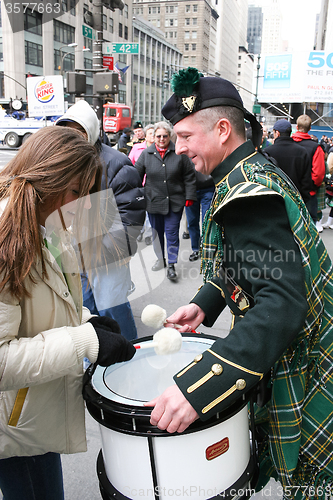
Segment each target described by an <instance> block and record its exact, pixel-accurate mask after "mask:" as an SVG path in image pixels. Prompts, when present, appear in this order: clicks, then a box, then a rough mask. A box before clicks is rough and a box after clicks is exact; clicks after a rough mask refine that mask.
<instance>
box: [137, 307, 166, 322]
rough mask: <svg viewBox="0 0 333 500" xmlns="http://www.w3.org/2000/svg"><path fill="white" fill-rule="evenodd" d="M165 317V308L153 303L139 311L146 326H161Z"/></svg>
mask: <svg viewBox="0 0 333 500" xmlns="http://www.w3.org/2000/svg"><path fill="white" fill-rule="evenodd" d="M166 317H167V313H166V310H165V309H162V307H160V306H156V305H155V304H149V305H148V306H146V307H145V308H144V310H143V311H142V313H141V321H142V323H143V324H144V325H147V326H152V327H153V328H162V326H163V325H164V322H165V320H166Z"/></svg>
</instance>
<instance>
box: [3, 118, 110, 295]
mask: <svg viewBox="0 0 333 500" xmlns="http://www.w3.org/2000/svg"><path fill="white" fill-rule="evenodd" d="M95 176H96V181H95V185H94V188H93V191H98V190H99V189H100V179H101V164H100V161H99V155H98V153H97V151H96V149H95V148H94V146H93V145H91V144H89V143H88V141H87V140H86V139H85V137H83V135H82V134H80V133H79V132H78V131H76V130H73V129H70V128H68V127H44V128H43V129H40V130H39V131H38V132H36V133H35V134H33V135H32V136H31V137H30V138H29V139H28V140H27V141H26V142H25V143H24V144H23V145H22V147H21V148H20V150H19V152H18V154H17V155H16V157H15V158H13V159H12V160H11V161H10V162H9V163H8V165H7V166H6V168H5V169H4V170H3V171H2V172H1V173H0V202H2V203H1V204H2V205H3V206H4V210H3V213H2V215H1V217H0V291H2V290H3V289H4V287H5V286H8V291H9V293H11V294H12V295H13V296H15V297H17V298H18V299H20V298H22V297H23V296H29V292H28V290H27V287H26V283H24V280H25V278H26V277H27V276H29V277H30V279H31V280H32V281H33V279H32V276H31V273H30V270H31V267H32V265H33V264H34V262H35V261H36V257H37V256H39V257H40V258H41V261H42V266H43V272H44V273H45V264H44V261H43V258H42V237H41V233H40V227H39V210H40V209H41V206H42V205H43V204H45V203H50V202H51V203H52V201H53V200H54V201H56V200H59V197H62V196H64V194H65V192H66V189H67V188H68V184H69V182H70V181H72V180H73V179H74V178H79V184H80V185H79V196H85V195H87V194H88V192H89V187H90V185H91V182H92V181H93V179H94V177H95ZM90 192H91V191H90ZM3 200H6V201H3Z"/></svg>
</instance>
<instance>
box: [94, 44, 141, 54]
mask: <svg viewBox="0 0 333 500" xmlns="http://www.w3.org/2000/svg"><path fill="white" fill-rule="evenodd" d="M139 47H140V44H139V43H103V53H104V54H139Z"/></svg>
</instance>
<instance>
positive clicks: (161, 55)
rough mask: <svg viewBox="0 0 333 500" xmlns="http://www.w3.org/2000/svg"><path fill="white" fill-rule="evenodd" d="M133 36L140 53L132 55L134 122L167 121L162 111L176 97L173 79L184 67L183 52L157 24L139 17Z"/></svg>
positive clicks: (134, 21)
mask: <svg viewBox="0 0 333 500" xmlns="http://www.w3.org/2000/svg"><path fill="white" fill-rule="evenodd" d="M155 9H156V10H157V6H156V7H155ZM133 33H134V35H133V42H136V43H139V44H140V54H139V55H133V56H132V94H131V95H132V115H133V120H134V121H136V120H140V121H142V122H143V123H144V124H145V125H147V124H149V123H155V122H158V121H160V120H162V119H163V116H162V114H161V109H162V107H163V105H164V103H165V102H166V101H167V100H168V98H169V97H170V96H171V94H172V91H171V88H170V83H169V79H170V77H171V74H172V72H173V71H175V70H178V69H179V68H181V67H182V65H183V62H182V53H181V52H180V50H178V49H177V47H176V46H175V45H172V44H171V43H169V42H168V41H167V40H166V39H165V38H164V33H163V31H161V29H159V28H158V27H157V22H156V23H155V24H152V23H151V22H148V21H147V20H145V19H144V18H142V17H140V16H138V15H137V14H136V15H135V16H134V17H133Z"/></svg>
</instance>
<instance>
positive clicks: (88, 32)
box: [82, 24, 93, 40]
mask: <svg viewBox="0 0 333 500" xmlns="http://www.w3.org/2000/svg"><path fill="white" fill-rule="evenodd" d="M82 34H83V36H85V37H86V38H90V39H91V40H92V37H93V30H92V29H91V28H88V26H85V25H84V24H82Z"/></svg>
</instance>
